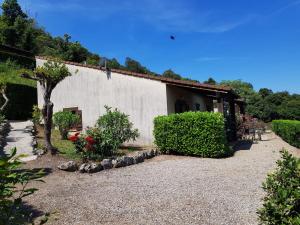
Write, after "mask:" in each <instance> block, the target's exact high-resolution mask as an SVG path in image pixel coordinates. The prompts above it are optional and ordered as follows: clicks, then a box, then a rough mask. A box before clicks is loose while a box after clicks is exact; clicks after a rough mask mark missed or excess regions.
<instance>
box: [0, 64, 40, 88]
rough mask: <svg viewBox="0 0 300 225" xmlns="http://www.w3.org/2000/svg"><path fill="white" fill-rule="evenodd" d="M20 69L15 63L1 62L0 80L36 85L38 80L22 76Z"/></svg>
mask: <svg viewBox="0 0 300 225" xmlns="http://www.w3.org/2000/svg"><path fill="white" fill-rule="evenodd" d="M20 69H21V68H20V67H18V66H16V65H14V64H13V63H5V62H0V80H1V81H5V82H7V83H12V84H22V85H26V86H30V87H36V81H33V80H28V79H25V78H22V77H20Z"/></svg>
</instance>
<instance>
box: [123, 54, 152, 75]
mask: <svg viewBox="0 0 300 225" xmlns="http://www.w3.org/2000/svg"><path fill="white" fill-rule="evenodd" d="M125 68H126V69H128V70H130V71H132V72H136V73H145V74H146V73H151V71H149V70H148V69H147V68H146V67H144V66H142V65H141V63H139V62H138V61H136V60H134V59H131V58H129V57H127V58H126V59H125Z"/></svg>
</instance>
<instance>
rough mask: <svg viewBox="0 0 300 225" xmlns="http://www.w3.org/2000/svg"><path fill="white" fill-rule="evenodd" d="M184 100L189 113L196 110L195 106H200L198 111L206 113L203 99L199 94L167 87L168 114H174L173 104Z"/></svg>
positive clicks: (179, 88) (184, 89)
mask: <svg viewBox="0 0 300 225" xmlns="http://www.w3.org/2000/svg"><path fill="white" fill-rule="evenodd" d="M177 100H184V101H185V102H186V103H187V104H188V106H189V109H190V110H191V111H195V110H196V104H200V111H206V110H207V109H206V103H205V98H204V97H203V96H202V95H201V94H196V93H193V92H191V91H190V90H189V89H186V88H181V87H176V86H171V85H167V104H168V114H172V113H175V102H176V101H177Z"/></svg>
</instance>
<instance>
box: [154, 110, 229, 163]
mask: <svg viewBox="0 0 300 225" xmlns="http://www.w3.org/2000/svg"><path fill="white" fill-rule="evenodd" d="M154 137H155V143H156V145H157V146H158V147H159V149H160V150H161V151H162V152H164V153H166V152H177V153H179V154H183V155H194V156H201V157H211V158H218V157H224V156H227V155H229V154H230V149H229V147H228V146H227V140H226V134H225V123H224V117H223V115H221V114H220V113H211V112H185V113H181V114H172V115H169V116H158V117H156V118H155V119H154Z"/></svg>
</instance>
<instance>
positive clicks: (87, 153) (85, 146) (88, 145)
mask: <svg viewBox="0 0 300 225" xmlns="http://www.w3.org/2000/svg"><path fill="white" fill-rule="evenodd" d="M69 140H70V141H72V142H73V143H74V146H75V151H76V153H77V154H80V157H81V158H82V159H83V161H84V162H85V161H87V160H89V159H94V160H95V159H98V160H100V159H102V156H101V155H99V154H97V152H96V151H95V150H96V146H95V144H96V141H95V140H94V139H93V137H91V136H87V135H84V134H80V133H75V134H74V135H72V136H70V137H69Z"/></svg>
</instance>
